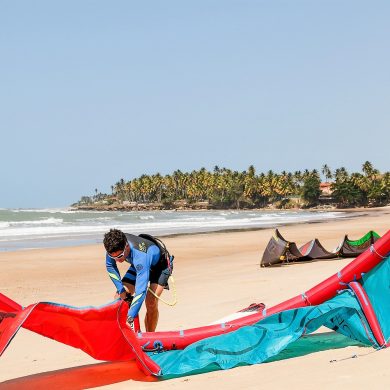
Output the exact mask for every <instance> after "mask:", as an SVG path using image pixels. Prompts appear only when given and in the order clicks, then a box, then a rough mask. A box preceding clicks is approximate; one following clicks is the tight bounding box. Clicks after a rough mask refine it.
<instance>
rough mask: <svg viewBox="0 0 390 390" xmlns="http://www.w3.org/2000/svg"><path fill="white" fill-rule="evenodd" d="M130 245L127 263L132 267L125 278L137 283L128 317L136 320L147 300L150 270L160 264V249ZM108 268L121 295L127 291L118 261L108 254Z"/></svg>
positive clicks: (150, 246)
mask: <svg viewBox="0 0 390 390" xmlns="http://www.w3.org/2000/svg"><path fill="white" fill-rule="evenodd" d="M126 236H129V237H130V236H131V235H127V234H126ZM133 237H134V236H133ZM128 243H129V245H130V254H129V256H128V257H126V259H125V261H126V262H128V263H130V267H129V269H128V270H127V272H126V275H125V278H126V279H130V280H131V281H135V293H134V298H133V301H132V303H131V306H130V308H129V312H128V315H129V316H131V317H133V318H134V317H136V316H137V315H138V312H139V310H140V308H141V306H142V303H143V302H144V300H145V297H146V293H147V290H148V283H149V274H150V268H151V267H152V266H155V265H156V264H157V263H158V262H159V260H160V249H159V248H158V246H157V245H154V244H152V245H149V246H145V245H137V243H132V242H129V240H128ZM136 245H137V246H136ZM106 268H107V272H108V274H109V276H110V279H111V280H112V281H113V283H114V284H115V287H116V289H117V291H118V293H119V294H121V293H123V292H124V291H126V290H125V288H124V287H123V283H122V280H121V276H120V273H119V270H118V266H117V265H116V261H115V260H114V259H112V258H111V257H110V256H108V255H107V254H106Z"/></svg>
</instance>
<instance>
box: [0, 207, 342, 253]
mask: <svg viewBox="0 0 390 390" xmlns="http://www.w3.org/2000/svg"><path fill="white" fill-rule="evenodd" d="M345 216H346V214H345V213H343V212H336V211H331V212H329V211H310V212H309V211H279V210H278V211H274V210H272V211H270V210H245V211H234V210H226V211H221V210H219V211H141V212H135V211H129V212H125V211H110V212H107V211H80V210H72V209H0V251H14V250H23V249H33V248H49V247H62V246H73V245H83V244H93V243H101V242H102V240H103V235H104V233H105V232H106V231H108V230H109V229H110V228H114V227H115V228H118V229H121V230H123V231H125V232H128V233H134V234H139V233H149V234H153V235H157V236H166V235H171V234H185V233H200V232H211V231H222V230H235V229H256V228H267V227H277V226H282V225H287V224H292V223H299V222H316V221H324V220H329V219H335V218H342V217H345Z"/></svg>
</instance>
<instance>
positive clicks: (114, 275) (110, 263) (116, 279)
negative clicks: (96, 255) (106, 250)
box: [106, 256, 126, 294]
mask: <svg viewBox="0 0 390 390" xmlns="http://www.w3.org/2000/svg"><path fill="white" fill-rule="evenodd" d="M106 269H107V272H108V275H109V276H110V279H111V280H112V282H113V283H114V284H115V287H116V290H117V291H118V294H122V293H124V292H126V289H125V288H124V287H123V284H122V280H121V275H120V273H119V270H118V267H117V265H116V261H115V260H114V259H111V257H110V256H106Z"/></svg>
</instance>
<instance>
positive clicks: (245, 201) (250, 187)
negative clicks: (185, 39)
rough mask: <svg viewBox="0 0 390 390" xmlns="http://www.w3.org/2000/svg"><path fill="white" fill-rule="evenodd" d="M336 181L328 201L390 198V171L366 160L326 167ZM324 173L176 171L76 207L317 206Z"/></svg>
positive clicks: (371, 202)
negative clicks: (358, 165)
mask: <svg viewBox="0 0 390 390" xmlns="http://www.w3.org/2000/svg"><path fill="white" fill-rule="evenodd" d="M321 173H322V174H323V176H324V178H325V179H326V181H329V182H331V186H330V189H331V191H332V193H331V196H330V197H329V198H328V199H327V201H328V202H330V203H332V204H334V205H336V206H338V207H355V206H381V205H386V204H388V203H389V202H390V172H385V173H380V172H379V171H378V170H377V169H375V168H374V167H373V165H372V164H371V163H370V162H369V161H366V162H365V163H364V164H363V166H362V172H361V173H360V172H354V173H349V172H348V171H347V170H346V169H345V168H344V167H341V168H338V169H336V170H334V171H332V170H331V169H330V168H329V167H328V165H326V164H325V165H324V166H323V167H322V169H321ZM320 183H321V179H320V172H318V171H317V170H315V169H314V170H312V171H309V170H307V169H306V170H305V171H303V172H301V171H296V172H293V173H292V172H286V171H283V172H281V173H275V172H273V171H272V170H270V171H268V172H267V173H260V174H257V173H256V171H255V168H254V166H253V165H251V166H250V167H249V168H248V169H247V170H246V171H243V172H238V171H232V170H230V169H227V168H220V167H218V166H215V167H214V169H213V171H212V172H209V171H207V170H206V169H205V168H201V169H200V170H194V171H192V172H189V173H188V172H182V171H180V170H176V171H174V172H173V173H172V174H171V175H165V176H162V175H160V174H159V173H156V174H154V175H142V176H140V177H138V178H135V179H132V180H130V181H125V180H124V179H121V180H119V181H118V182H117V183H116V184H115V185H113V186H111V190H112V194H111V195H107V194H102V193H99V192H98V190H97V189H95V195H94V196H92V197H87V196H84V197H82V198H81V200H80V201H79V202H78V203H76V204H75V206H83V205H98V204H102V203H104V204H118V205H120V204H123V202H136V203H144V204H148V203H153V204H156V203H157V204H159V205H160V206H161V208H166V209H167V208H168V209H169V208H174V207H175V204H177V202H180V201H181V202H184V203H186V204H188V205H191V204H196V203H198V202H207V203H208V205H209V207H210V208H238V209H239V208H261V207H267V206H269V205H272V206H274V207H278V208H289V207H295V206H296V205H297V204H298V205H301V206H303V207H313V206H316V205H318V204H319V202H320V201H321V190H320Z"/></svg>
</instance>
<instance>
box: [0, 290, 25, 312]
mask: <svg viewBox="0 0 390 390" xmlns="http://www.w3.org/2000/svg"><path fill="white" fill-rule="evenodd" d="M22 309H23V307H22V306H21V305H19V303H16V302H15V301H13V300H12V299H10V298H8V297H6V296H5V295H3V294H2V293H0V311H5V312H7V313H9V312H18V311H21V310H22Z"/></svg>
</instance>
